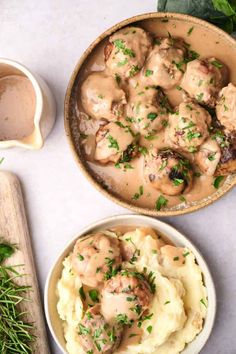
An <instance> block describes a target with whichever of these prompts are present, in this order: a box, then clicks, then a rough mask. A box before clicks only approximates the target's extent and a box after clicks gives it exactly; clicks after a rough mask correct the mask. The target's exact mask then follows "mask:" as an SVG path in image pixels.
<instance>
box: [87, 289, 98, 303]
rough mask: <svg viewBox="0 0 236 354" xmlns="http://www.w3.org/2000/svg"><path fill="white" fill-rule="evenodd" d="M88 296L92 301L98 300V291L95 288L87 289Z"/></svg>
mask: <svg viewBox="0 0 236 354" xmlns="http://www.w3.org/2000/svg"><path fill="white" fill-rule="evenodd" d="M89 297H90V299H91V300H92V301H93V302H99V298H98V291H97V290H96V289H92V290H89Z"/></svg>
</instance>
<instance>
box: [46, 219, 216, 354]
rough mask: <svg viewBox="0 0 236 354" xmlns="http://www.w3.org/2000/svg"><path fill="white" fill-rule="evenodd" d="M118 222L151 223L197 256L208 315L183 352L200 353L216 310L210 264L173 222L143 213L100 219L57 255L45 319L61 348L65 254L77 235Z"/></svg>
mask: <svg viewBox="0 0 236 354" xmlns="http://www.w3.org/2000/svg"><path fill="white" fill-rule="evenodd" d="M116 225H135V226H150V227H152V228H153V229H155V230H157V231H160V232H161V233H162V234H163V235H165V236H167V238H168V239H169V240H170V241H171V242H173V243H174V244H175V245H176V246H179V247H187V248H189V249H190V250H191V251H192V252H193V254H194V255H195V257H196V260H197V262H198V264H199V266H200V268H201V270H202V273H203V276H204V283H205V285H206V288H207V293H208V308H207V316H206V319H205V323H204V327H203V329H202V331H201V333H200V334H199V335H198V336H197V337H196V339H195V340H194V341H193V342H191V343H190V344H188V345H187V346H186V348H185V350H184V351H183V352H182V353H183V354H197V353H199V352H200V350H201V349H202V348H203V346H204V345H205V343H206V341H207V340H208V338H209V336H210V334H211V331H212V328H213V325H214V320H215V314H216V293H215V286H214V283H213V279H212V276H211V274H210V271H209V269H208V266H207V264H206V262H205V260H204V258H203V257H202V255H201V254H200V252H199V251H198V249H197V248H196V247H195V246H194V245H193V244H192V243H191V242H190V241H189V240H188V239H187V238H186V237H185V236H184V235H183V234H181V233H180V232H179V231H177V230H176V229H174V228H173V227H172V226H170V225H168V224H166V223H164V222H162V221H160V220H157V219H154V218H151V217H148V216H143V215H119V216H113V217H110V218H106V219H103V220H100V221H97V222H95V223H93V224H91V225H89V226H87V227H86V228H84V229H83V230H81V232H80V233H79V234H78V235H77V236H76V237H74V238H73V239H72V240H71V241H70V242H69V243H68V244H67V245H66V247H65V248H64V249H63V250H62V252H61V253H60V255H59V257H58V259H57V260H56V262H55V263H54V264H53V266H52V268H51V270H50V272H49V275H48V278H47V281H46V285H45V293H44V306H45V313H46V319H47V323H48V326H49V329H50V331H51V334H52V336H53V338H54V340H55V342H56V343H57V345H58V346H59V348H60V349H61V351H62V353H64V354H67V351H66V343H65V339H64V336H63V328H62V320H61V319H60V318H59V315H58V313H57V308H56V306H57V296H56V284H57V282H58V280H59V278H60V277H61V272H62V262H63V260H64V258H65V257H66V256H67V255H68V254H69V253H70V252H71V251H72V249H73V246H74V244H75V242H76V240H77V239H78V237H81V236H83V235H86V234H89V233H92V232H95V231H98V230H101V229H106V228H111V227H114V226H116Z"/></svg>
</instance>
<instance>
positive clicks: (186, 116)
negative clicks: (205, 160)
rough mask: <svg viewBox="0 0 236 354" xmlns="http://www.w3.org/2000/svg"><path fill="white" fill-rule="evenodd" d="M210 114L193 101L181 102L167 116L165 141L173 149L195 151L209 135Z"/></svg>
mask: <svg viewBox="0 0 236 354" xmlns="http://www.w3.org/2000/svg"><path fill="white" fill-rule="evenodd" d="M210 123H211V116H210V114H209V113H208V112H207V111H206V110H205V109H204V108H203V107H201V106H200V105H198V104H196V103H194V102H188V103H185V102H182V103H181V104H180V105H179V107H178V110H177V111H176V112H175V113H173V114H171V115H170V116H169V124H168V126H167V128H166V131H165V141H166V143H167V145H168V146H171V147H172V148H174V149H177V150H181V151H186V152H193V153H194V152H196V151H197V150H198V148H199V146H200V145H201V144H202V143H203V142H204V141H205V140H206V138H207V137H208V136H209V131H208V127H209V125H210Z"/></svg>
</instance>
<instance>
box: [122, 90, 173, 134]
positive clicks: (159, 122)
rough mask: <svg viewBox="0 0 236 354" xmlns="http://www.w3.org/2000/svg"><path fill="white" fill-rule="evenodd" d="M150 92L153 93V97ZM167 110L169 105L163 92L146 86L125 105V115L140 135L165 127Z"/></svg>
mask: <svg viewBox="0 0 236 354" xmlns="http://www.w3.org/2000/svg"><path fill="white" fill-rule="evenodd" d="M151 91H154V94H153V97H152V94H151ZM140 93H141V94H140ZM169 110H170V105H169V103H168V99H167V97H166V96H165V95H164V94H163V92H162V91H161V90H160V89H159V88H154V89H153V88H151V87H148V86H147V87H145V88H143V90H141V91H140V92H138V93H137V95H136V96H135V97H133V99H132V100H131V102H129V104H128V105H127V115H128V117H130V118H131V120H132V122H133V123H134V127H135V129H136V130H137V131H138V132H140V133H141V134H142V135H147V134H148V133H156V132H158V131H160V130H161V129H163V127H164V126H166V125H167V121H168V114H169Z"/></svg>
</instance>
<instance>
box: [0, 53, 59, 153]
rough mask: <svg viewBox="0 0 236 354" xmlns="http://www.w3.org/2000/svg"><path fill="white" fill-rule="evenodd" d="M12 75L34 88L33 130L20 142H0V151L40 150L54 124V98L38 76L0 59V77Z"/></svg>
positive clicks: (18, 64) (12, 61)
mask: <svg viewBox="0 0 236 354" xmlns="http://www.w3.org/2000/svg"><path fill="white" fill-rule="evenodd" d="M12 74H14V75H21V76H25V77H27V78H28V79H29V80H30V82H31V84H32V86H33V88H34V92H35V97H36V106H35V113H34V130H33V132H32V134H30V135H29V136H26V137H25V138H23V139H20V140H2V141H0V149H6V148H10V147H23V148H26V149H31V150H37V149H40V148H41V147H42V146H43V144H44V140H45V138H46V137H47V135H48V134H49V133H50V131H51V130H52V127H53V125H54V122H55V116H56V104H55V100H54V97H53V95H52V93H51V90H50V89H49V87H48V85H47V84H46V82H45V81H44V80H43V79H42V78H41V77H40V76H39V75H36V74H33V73H32V72H30V71H29V70H28V69H27V68H26V67H25V66H23V65H22V64H20V63H18V62H16V61H14V60H10V59H5V58H0V77H4V76H7V75H12Z"/></svg>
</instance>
